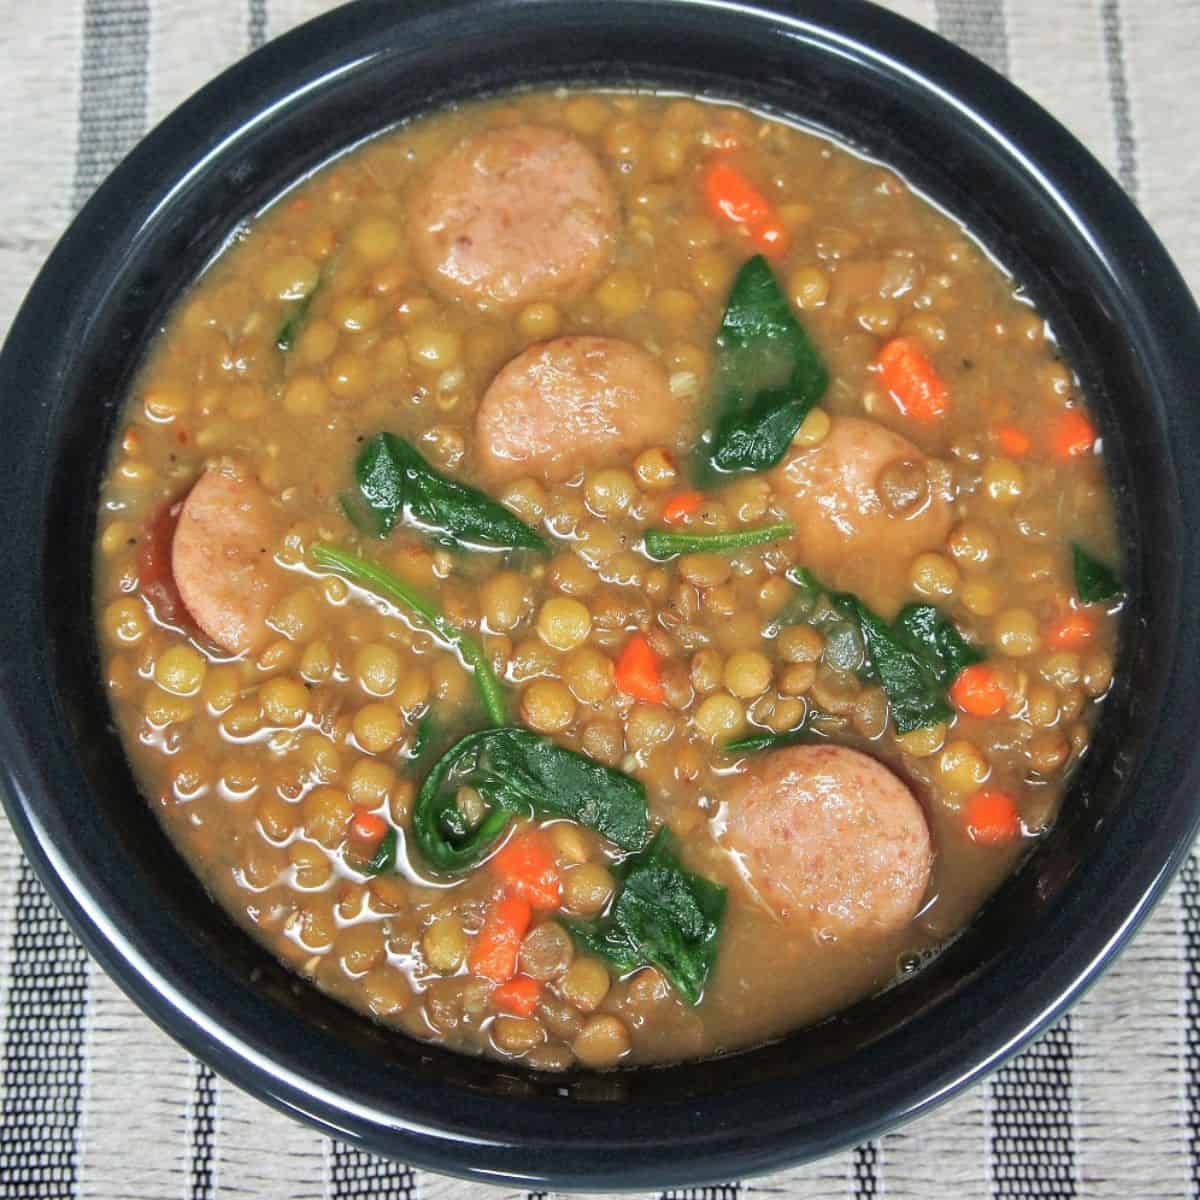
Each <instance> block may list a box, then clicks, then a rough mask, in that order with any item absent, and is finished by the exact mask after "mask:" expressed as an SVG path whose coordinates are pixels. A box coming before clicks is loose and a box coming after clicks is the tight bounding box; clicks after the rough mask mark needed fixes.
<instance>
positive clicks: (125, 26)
mask: <svg viewBox="0 0 1200 1200" xmlns="http://www.w3.org/2000/svg"><path fill="white" fill-rule="evenodd" d="M149 53H150V3H149V0H87V4H86V7H85V9H84V17H83V78H82V80H81V83H80V88H79V146H78V151H77V153H78V159H77V161H76V164H75V204H76V207H79V206H80V205H82V204H83V203H84V201H86V200H87V198H88V197H89V196H90V195H91V194H92V193H93V192H94V191H95V190H96V188H98V187H99V186H100V184H101V183H102V182H103V180H104V177H105V176H106V175H107V174H108V173H109V171H111V170H112V169H113V167H115V166H116V165H117V163H118V162H120V160H121V158H122V157H124V155H125V154H127V153H128V152H129V150H130V149H131V148H132V146H133V144H134V142H136V141H137V140H138V138H140V137H141V136H142V134H143V133H145V131H146V112H147V90H148V87H149V70H148V58H149Z"/></svg>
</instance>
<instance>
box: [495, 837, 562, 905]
mask: <svg viewBox="0 0 1200 1200" xmlns="http://www.w3.org/2000/svg"><path fill="white" fill-rule="evenodd" d="M491 867H492V870H493V871H495V873H496V874H497V875H498V876H499V877H500V878H501V879H502V880H503V881H504V883H505V884H506V886H507V887H508V890H509V891H510V892H511V893H512V894H513V895H514V896H521V897H523V898H524V899H526V900H528V901H529V903H530V904H531V905H533V907H534V908H557V907H558V906H559V904H560V903H562V881H561V880H560V879H559V875H558V866H557V864H556V863H555V861H554V851H553V849H551V846H550V839H549V838H548V837H547V836H546V835H545V834H544V833H542V832H540V831H539V830H536V829H531V830H529V831H528V832H526V833H518V834H517V835H516V836H515V837H513V838H510V839H509V841H508V843H507V844H506V845H505V846H503V847H502V848H501V849H500V851H499V853H497V854H496V855H494V856H493V858H492V861H491Z"/></svg>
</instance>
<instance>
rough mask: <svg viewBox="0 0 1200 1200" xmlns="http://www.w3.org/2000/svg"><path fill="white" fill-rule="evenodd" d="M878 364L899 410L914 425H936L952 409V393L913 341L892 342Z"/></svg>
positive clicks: (879, 355) (895, 340) (880, 353)
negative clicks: (931, 422) (919, 422)
mask: <svg viewBox="0 0 1200 1200" xmlns="http://www.w3.org/2000/svg"><path fill="white" fill-rule="evenodd" d="M875 364H876V366H877V367H878V368H879V372H880V374H881V375H882V376H883V385H884V387H886V388H887V390H888V391H889V392H891V394H892V399H893V400H895V402H896V405H897V407H898V408H899V409H900V411H901V412H902V413H903V414H904V415H905V416H906V417H912V418H913V420H914V421H936V420H938V419H939V418H940V417H944V416H945V415H946V412H947V410H948V409H949V407H950V390H949V388H947V387H946V383H945V380H943V379H942V377H941V376H940V375H939V374H938V373H937V368H936V367H934V365H933V363H932V362H930V361H929V356H928V355H927V354H926V353H925V351H924V350H922V349H921V347H920V346H919V345H918V344H917V343H916V341H914V340H913V339H912V338H907V337H899V338H893V339H892V340H891V341H890V342H888V343H887V345H885V346H884V347H883V349H882V350H880V351H879V354H878V356H877V357H876V359H875Z"/></svg>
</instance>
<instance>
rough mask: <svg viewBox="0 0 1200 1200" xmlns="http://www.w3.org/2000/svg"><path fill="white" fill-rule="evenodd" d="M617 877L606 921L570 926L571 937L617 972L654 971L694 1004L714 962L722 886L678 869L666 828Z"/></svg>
mask: <svg viewBox="0 0 1200 1200" xmlns="http://www.w3.org/2000/svg"><path fill="white" fill-rule="evenodd" d="M617 874H618V876H619V879H620V889H619V891H618V892H617V895H616V899H615V900H614V901H613V903H612V907H611V909H610V910H609V913H608V916H606V917H605V918H603V919H602V920H600V921H597V922H592V923H584V922H573V923H571V925H570V929H571V933H572V935H573V936H574V937H575V939H576V940H577V941H578V942H579V943H580V945H582V946H583V947H584V948H585V949H587V950H590V951H591V952H592V953H593V954H596V955H599V956H600V957H601V958H604V959H607V960H608V961H609V962H611V963H612V964H613V965H614V966H615V967H617V969H618V970H621V971H631V970H633V969H634V968H635V967H640V966H655V967H658V968H659V970H661V971H662V973H663V974H664V975H665V976H666V977H667V978H668V979H669V980H670V981H671V983H672V984H673V985H674V986H675V987H676V988H677V989H678V991H679V993H680V994H681V995H682V996H683V997H684V999H685V1000H687V1001H688V1003H690V1004H699V1003H700V1001H701V999H702V998H703V995H704V986H705V984H706V983H707V982H708V977H709V974H710V973H711V972H712V968H713V966H714V964H715V963H716V960H717V947H718V942H719V940H720V935H721V920H722V917H723V916H724V914H725V889H724V888H723V887H721V886H720V885H719V884H716V883H713V882H712V881H711V880H709V879H705V878H703V877H702V876H700V875H695V874H693V873H692V872H691V871H688V870H686V869H685V868H684V867H683V866H682V865H681V864H680V862H679V859H678V858H677V857H676V855H675V846H674V838H673V837H672V835H671V833H670V831H669V830H668V829H666V828H663V829H660V830H659V831H658V833H657V834H656V835H655V837H654V840H653V841H652V842H651V843H650V845H649V846H647V847H646V849H645V850H644V851H642V853H640V854H636V855H634V856H633V857H632V858H629V859H626V861H625V862H624V863H622V864H621V866H620V867H619V868H618V869H617Z"/></svg>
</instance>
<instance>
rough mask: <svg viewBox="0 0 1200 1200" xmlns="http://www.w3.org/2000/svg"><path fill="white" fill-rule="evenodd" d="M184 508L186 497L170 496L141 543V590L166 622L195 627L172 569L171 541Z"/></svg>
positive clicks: (139, 568)
mask: <svg viewBox="0 0 1200 1200" xmlns="http://www.w3.org/2000/svg"><path fill="white" fill-rule="evenodd" d="M182 509H183V501H182V500H169V501H167V503H166V504H164V505H163V506H162V507H161V508H160V509H159V510H158V512H156V513H155V514H154V517H153V519H152V520H151V521H150V524H149V525H147V526H146V530H145V532H144V533H143V534H142V538H141V545H140V546H139V547H138V590H139V591H140V592H141V593H142V596H143V598H144V599H145V601H146V603H147V604H149V605H150V607H151V609H153V610H154V615H155V616H156V617H157V618H158V619H159V620H160V621H162V622H163V623H164V624H166V625H183V626H185V627H187V628H188V629H191V627H192V624H191V615H190V614H189V613H188V611H187V609H186V608H185V607H184V604H183V598H182V597H181V596H180V594H179V589H178V588H177V587H176V586H175V576H174V574H172V572H171V544H172V542H173V541H174V539H175V526H176V525H178V524H179V514H180V512H181V511H182Z"/></svg>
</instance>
